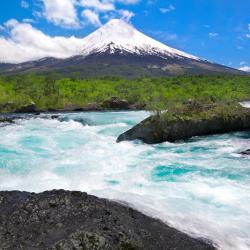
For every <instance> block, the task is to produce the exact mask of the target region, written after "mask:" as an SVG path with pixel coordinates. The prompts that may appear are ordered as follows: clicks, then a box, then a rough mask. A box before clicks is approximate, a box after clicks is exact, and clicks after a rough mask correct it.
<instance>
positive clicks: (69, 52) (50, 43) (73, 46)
mask: <svg viewBox="0 0 250 250" xmlns="http://www.w3.org/2000/svg"><path fill="white" fill-rule="evenodd" d="M5 26H6V28H7V29H8V30H9V37H8V38H5V37H3V36H0V50H1V53H0V61H1V62H9V63H19V62H24V61H29V60H36V59H40V58H44V57H56V58H67V57H70V56H73V55H76V54H79V53H80V52H81V48H82V46H83V42H82V40H83V39H79V38H76V37H74V36H72V37H68V38H67V37H61V36H55V37H51V36H48V35H46V34H44V33H43V32H41V31H40V30H37V29H35V28H34V27H32V26H31V24H29V23H20V22H18V21H17V20H15V19H11V20H9V21H8V22H6V23H5Z"/></svg>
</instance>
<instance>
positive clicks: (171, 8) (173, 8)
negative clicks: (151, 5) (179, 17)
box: [160, 4, 175, 13]
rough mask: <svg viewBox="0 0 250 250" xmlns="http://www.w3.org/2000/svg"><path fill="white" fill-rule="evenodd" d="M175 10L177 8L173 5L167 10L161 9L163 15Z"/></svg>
mask: <svg viewBox="0 0 250 250" xmlns="http://www.w3.org/2000/svg"><path fill="white" fill-rule="evenodd" d="M174 10H175V7H174V6H173V5H172V4H170V5H169V6H168V7H167V8H160V11H161V12H162V13H168V12H171V11H174Z"/></svg>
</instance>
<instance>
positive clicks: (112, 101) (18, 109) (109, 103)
mask: <svg viewBox="0 0 250 250" xmlns="http://www.w3.org/2000/svg"><path fill="white" fill-rule="evenodd" d="M144 108H145V104H142V103H129V102H128V101H127V100H125V99H120V98H118V97H116V96H113V97H110V98H108V99H106V100H104V101H103V102H100V103H96V102H94V103H88V104H85V105H75V104H67V105H64V106H63V107H49V108H47V109H43V108H41V107H39V106H38V105H37V104H36V103H34V102H30V103H27V104H25V105H19V106H17V105H16V104H14V103H12V102H8V103H6V104H3V105H0V113H6V112H10V113H42V112H71V111H74V112H76V111H109V110H117V111H119V110H143V109H144Z"/></svg>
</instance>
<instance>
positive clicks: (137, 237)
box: [0, 190, 215, 250]
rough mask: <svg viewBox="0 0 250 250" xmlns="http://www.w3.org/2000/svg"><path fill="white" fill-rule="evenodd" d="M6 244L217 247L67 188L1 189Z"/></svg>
mask: <svg viewBox="0 0 250 250" xmlns="http://www.w3.org/2000/svg"><path fill="white" fill-rule="evenodd" d="M0 249H5V250H15V249H26V250H29V249H57V250H60V249H65V250H66V249H67V250H71V249H72V250H73V249H74V250H78V249H79V250H80V249H81V250H82V249H86V250H94V249H96V250H98V249H99V250H105V249H106V250H111V249H112V250H115V249H120V250H136V249H138V250H139V249H140V250H147V249H148V250H154V249H155V250H167V249H180V250H183V249H185V250H188V249H190V250H195V249H197V250H202V249H215V247H213V246H212V245H210V244H209V243H208V242H205V241H202V240H200V239H194V238H191V237H190V236H188V235H186V234H184V233H181V232H179V231H177V230H176V229H174V228H171V227H169V226H167V225H166V224H164V223H162V222H161V221H159V220H156V219H153V218H150V217H147V216H145V215H143V214H142V213H140V212H137V211H136V210H134V209H132V208H129V207H126V206H124V205H121V204H118V203H116V202H113V201H108V200H105V199H100V198H97V197H94V196H90V195H87V194H86V193H82V192H69V191H64V190H53V191H47V192H44V193H40V194H35V193H26V192H18V191H13V192H0Z"/></svg>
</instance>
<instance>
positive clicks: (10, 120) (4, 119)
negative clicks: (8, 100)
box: [0, 117, 15, 123]
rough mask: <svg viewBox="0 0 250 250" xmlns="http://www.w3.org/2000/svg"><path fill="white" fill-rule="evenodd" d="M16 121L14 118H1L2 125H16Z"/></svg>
mask: <svg viewBox="0 0 250 250" xmlns="http://www.w3.org/2000/svg"><path fill="white" fill-rule="evenodd" d="M14 120H15V119H12V118H4V117H3V118H1V117H0V123H15V121H14Z"/></svg>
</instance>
